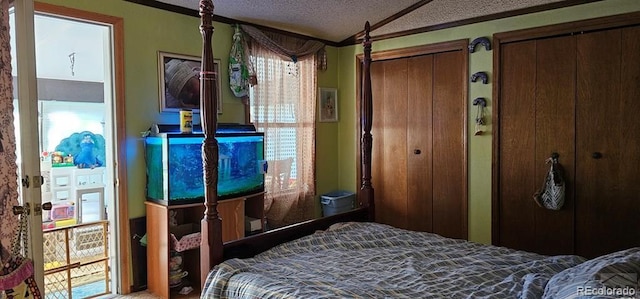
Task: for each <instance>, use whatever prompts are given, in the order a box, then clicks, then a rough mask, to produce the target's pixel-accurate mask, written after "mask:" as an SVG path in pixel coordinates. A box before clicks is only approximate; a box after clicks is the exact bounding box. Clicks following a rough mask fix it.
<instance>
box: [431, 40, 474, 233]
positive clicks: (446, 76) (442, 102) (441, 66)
mask: <svg viewBox="0 0 640 299" xmlns="http://www.w3.org/2000/svg"><path fill="white" fill-rule="evenodd" d="M463 63H464V57H463V54H462V51H452V52H444V53H438V54H435V55H434V66H433V68H434V71H433V72H434V74H437V75H435V76H434V79H433V128H432V132H433V232H434V233H437V234H441V235H443V236H446V237H451V238H462V239H466V238H467V202H466V201H467V194H466V190H467V189H466V185H467V181H466V152H465V149H466V147H465V142H466V136H464V133H462V132H465V130H464V129H465V127H466V125H467V122H466V117H465V116H466V113H465V111H466V110H465V109H466V102H465V99H466V97H465V94H463V93H464V91H465V90H464V89H463V88H461V86H463V85H462V84H466V81H467V78H463V76H462V74H461V72H460V70H461V69H463ZM458 132H459V133H458Z"/></svg>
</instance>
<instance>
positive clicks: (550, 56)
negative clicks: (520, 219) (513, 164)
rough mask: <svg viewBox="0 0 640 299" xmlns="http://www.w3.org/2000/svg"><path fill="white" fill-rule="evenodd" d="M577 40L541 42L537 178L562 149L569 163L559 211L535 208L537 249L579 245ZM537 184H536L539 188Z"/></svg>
mask: <svg viewBox="0 0 640 299" xmlns="http://www.w3.org/2000/svg"><path fill="white" fill-rule="evenodd" d="M575 56H576V41H575V37H573V36H565V37H557V38H549V39H541V40H538V41H537V42H536V60H537V61H536V72H535V74H536V76H535V81H536V91H535V93H536V100H535V106H536V107H535V117H536V120H535V172H534V173H535V176H534V177H535V178H536V180H537V181H536V182H537V183H538V184H539V185H537V186H536V187H538V188H539V186H541V185H542V182H543V180H544V178H545V176H546V174H547V172H548V171H549V165H548V164H546V163H545V160H546V159H547V158H549V157H550V156H551V153H554V152H555V153H558V154H559V155H560V156H559V159H558V161H559V163H560V165H561V166H562V167H563V168H564V179H565V184H566V185H565V186H566V193H565V204H564V206H563V208H562V209H561V210H559V211H554V210H548V209H545V208H541V207H534V208H533V212H534V213H533V217H534V221H535V226H534V235H533V238H534V240H535V242H536V245H535V248H534V249H535V252H537V253H541V254H550V255H555V254H571V253H573V251H574V248H573V245H574V235H573V232H574V230H573V224H574V193H573V191H572V186H573V185H574V182H575V180H574V165H575V162H574V156H575V141H574V140H575V92H576V86H575V85H576V84H575V76H576V59H575ZM533 191H534V190H530V192H531V193H533Z"/></svg>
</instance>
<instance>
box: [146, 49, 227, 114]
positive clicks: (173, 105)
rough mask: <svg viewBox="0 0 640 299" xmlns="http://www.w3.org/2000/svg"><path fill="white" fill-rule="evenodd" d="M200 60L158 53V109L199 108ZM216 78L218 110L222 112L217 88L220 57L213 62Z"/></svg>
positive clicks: (220, 98)
mask: <svg viewBox="0 0 640 299" xmlns="http://www.w3.org/2000/svg"><path fill="white" fill-rule="evenodd" d="M201 61H202V60H201V59H200V57H197V56H189V55H182V54H175V53H168V52H158V86H159V90H158V98H159V99H160V112H177V111H180V110H182V109H191V110H192V111H193V112H196V113H197V112H199V111H200V68H201ZM213 67H214V71H215V72H216V74H218V77H217V78H216V79H217V80H216V83H215V84H216V87H217V91H218V92H217V94H216V98H217V99H216V100H217V101H218V113H222V92H221V88H220V81H221V80H220V71H219V70H220V60H219V59H215V60H214V61H213Z"/></svg>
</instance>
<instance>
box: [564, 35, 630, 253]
mask: <svg viewBox="0 0 640 299" xmlns="http://www.w3.org/2000/svg"><path fill="white" fill-rule="evenodd" d="M638 38H639V36H638V34H637V31H636V30H621V29H616V30H607V31H600V32H594V33H588V34H583V35H580V36H578V40H577V41H578V45H577V46H578V90H579V92H578V95H577V96H578V97H577V112H576V113H577V128H578V129H577V165H576V173H577V178H576V180H577V181H578V184H577V186H576V197H577V198H578V199H579V200H578V201H577V202H576V220H577V224H576V234H577V244H576V249H577V253H578V254H581V255H584V256H586V257H594V256H598V255H601V254H604V253H607V252H612V251H615V250H620V249H623V248H627V247H631V246H633V245H635V246H637V245H638V242H639V241H638V240H639V239H638V234H639V233H638V225H639V224H640V222H638V219H639V218H638V215H639V214H640V210H639V204H638V194H639V193H638V187H637V178H638V177H639V174H640V172H639V171H638V165H639V164H638V163H637V162H638V150H639V149H638V143H637V142H638V141H637V140H638V139H639V138H640V133H639V132H638V125H637V123H638V120H637V117H638V110H637V107H638V105H637V103H636V102H637V101H638V97H637V92H638V87H637V84H638V83H637V82H638V78H639V77H638V70H637V65H638V63H640V61H639V60H638V49H637V48H623V47H622V45H623V44H624V45H625V46H626V45H635V46H637V40H638ZM634 39H635V40H634ZM623 66H624V67H623ZM623 87H624V89H625V90H623ZM634 95H635V97H630V96H634ZM634 107H635V108H636V109H634ZM634 129H635V130H634ZM628 146H633V147H628ZM634 162H636V163H634Z"/></svg>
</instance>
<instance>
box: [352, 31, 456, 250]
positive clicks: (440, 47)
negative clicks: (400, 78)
mask: <svg viewBox="0 0 640 299" xmlns="http://www.w3.org/2000/svg"><path fill="white" fill-rule="evenodd" d="M468 45H469V40H468V39H458V40H452V41H445V42H438V43H433V44H426V45H420V46H413V47H406V48H399V49H391V50H384V51H376V52H372V53H371V62H375V61H382V60H391V59H401V58H409V57H413V56H420V55H429V54H438V53H444V52H450V51H463V53H468V52H466V50H467V49H468ZM463 56H464V61H463V62H462V66H463V70H461V71H462V72H463V77H464V82H465V83H463V84H462V94H463V95H464V96H463V99H462V101H463V103H462V105H463V107H467V104H468V102H469V88H468V86H469V85H468V83H466V82H468V81H467V80H466V78H469V67H468V66H469V55H468V54H466V55H463ZM355 62H356V66H355V68H356V82H357V84H356V111H357V117H356V119H362V117H363V116H362V107H361V106H362V91H363V90H362V84H361V82H362V79H363V77H362V76H363V73H362V65H363V62H364V54H357V55H356V59H355ZM358 82H360V83H358ZM461 118H462V119H464V120H468V109H464V113H463V115H462V116H461ZM362 125H363V124H362V123H361V122H358V123H357V125H356V133H357V134H356V136H360V132H362V130H363V128H362ZM468 130H469V129H468V124H467V123H466V122H465V124H464V125H463V131H462V132H461V133H462V135H463V136H462V139H463V140H464V143H463V144H462V146H463V152H464V153H465V155H464V157H463V159H462V161H461V164H462V165H463V170H462V172H463V178H462V180H463V181H464V182H468V178H469V173H468V156H469V154H468ZM373 138H374V139H375V138H376V136H373ZM362 141H363V140H362V139H358V143H357V149H358V150H356V153H355V154H356V161H359V162H358V163H356V182H357V183H358V185H360V184H361V183H362V170H363V169H362V163H360V161H362V158H363V157H362V152H361V151H360V150H359V149H360V148H362ZM356 187H357V190H358V191H357V198H358V200H361V199H363V198H366V197H365V196H363V194H362V192H363V189H362V188H361V187H362V186H356ZM375 187H376V186H373V188H374V189H375ZM460 188H462V194H464V201H463V205H462V207H461V211H460V212H461V213H462V219H463V223H461V228H462V230H463V232H464V236H465V239H466V238H468V237H469V229H468V225H469V214H468V205H469V204H468V202H469V194H468V184H467V183H465V184H464V185H463V186H460ZM359 204H360V205H363V204H364V205H366V204H367V203H362V202H360V203H359ZM371 216H372V217H374V216H375V215H371Z"/></svg>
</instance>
